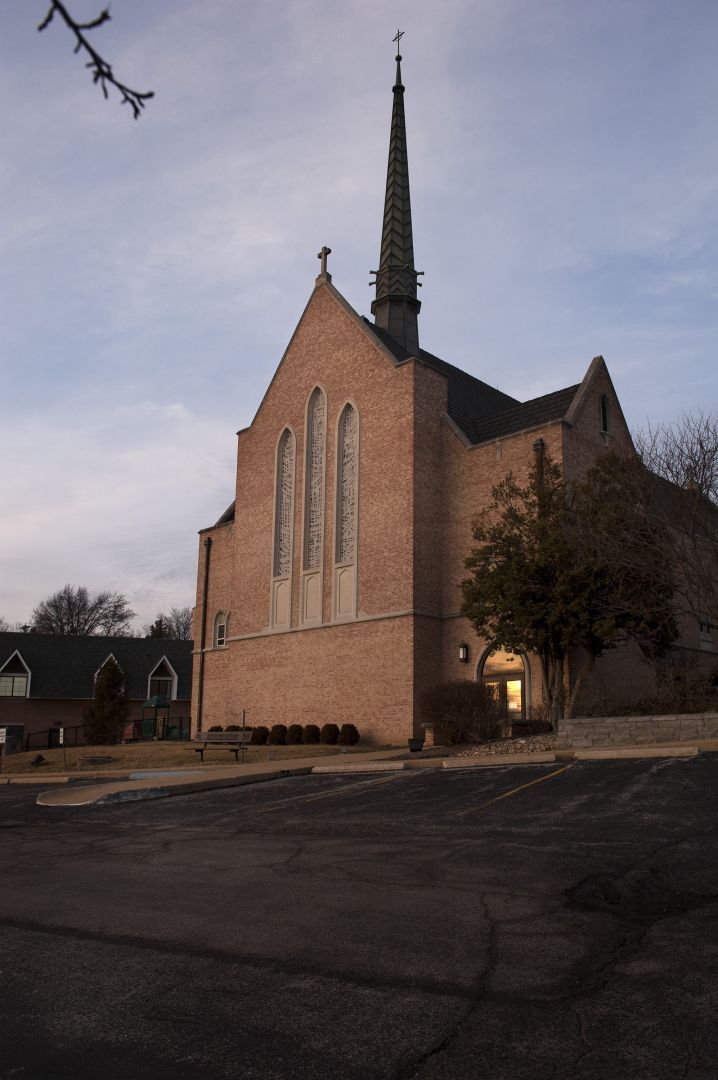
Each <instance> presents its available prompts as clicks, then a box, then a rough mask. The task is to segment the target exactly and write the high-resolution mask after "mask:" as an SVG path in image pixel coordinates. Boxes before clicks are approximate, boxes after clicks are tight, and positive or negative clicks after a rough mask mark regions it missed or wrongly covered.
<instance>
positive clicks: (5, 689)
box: [0, 650, 30, 697]
mask: <svg viewBox="0 0 718 1080" xmlns="http://www.w3.org/2000/svg"><path fill="white" fill-rule="evenodd" d="M29 690H30V668H29V667H28V666H27V664H26V663H25V661H24V660H23V658H22V657H21V656H20V653H19V652H17V650H16V651H15V652H14V653H13V654H12V656H11V657H10V658H9V659H8V660H7V661H6V662H5V663H4V664H3V666H2V668H0V697H27V696H28V692H29Z"/></svg>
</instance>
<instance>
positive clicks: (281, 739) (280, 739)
mask: <svg viewBox="0 0 718 1080" xmlns="http://www.w3.org/2000/svg"><path fill="white" fill-rule="evenodd" d="M269 742H270V743H271V745H272V746H284V745H285V744H286V742H287V725H286V724H274V725H273V726H272V730H271V731H270V732H269Z"/></svg>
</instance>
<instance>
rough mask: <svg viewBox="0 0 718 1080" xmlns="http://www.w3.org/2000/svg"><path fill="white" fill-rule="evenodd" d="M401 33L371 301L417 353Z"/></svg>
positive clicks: (382, 320) (377, 317) (379, 319)
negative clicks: (378, 247) (379, 242)
mask: <svg viewBox="0 0 718 1080" xmlns="http://www.w3.org/2000/svg"><path fill="white" fill-rule="evenodd" d="M403 36H404V32H403V30H397V32H396V37H395V38H394V39H393V40H394V41H395V42H396V44H397V54H396V82H395V84H394V108H393V111H392V117H391V134H390V137H389V164H388V167H387V174H386V197H385V200H384V222H383V227H382V234H381V254H380V256H379V269H378V270H373V271H372V273H373V274H376V281H375V282H373V284H374V285H375V286H376V297H375V299H374V301H373V302H372V305H371V310H372V315H373V316H374V321H375V322H376V325H377V326H381V327H382V328H383V329H384V330H386V331H387V333H389V334H391V336H392V337H393V338H394V340H395V341H398V342H399V344H400V345H403V346H404V348H405V349H407V350H408V351H409V352H410V353H411V354H412V355H414V356H418V354H419V327H418V323H417V315H418V314H419V309H420V308H421V303H420V302H419V300H417V296H416V290H417V285H419V282H418V281H417V278H418V277H419V272H418V271H417V270H415V269H414V244H413V239H412V231H411V200H410V197H409V162H408V159H407V153H406V122H405V120H404V87H403V86H402V82H401V54H400V53H399V51H398V50H399V43H400V41H401V39H402V37H403Z"/></svg>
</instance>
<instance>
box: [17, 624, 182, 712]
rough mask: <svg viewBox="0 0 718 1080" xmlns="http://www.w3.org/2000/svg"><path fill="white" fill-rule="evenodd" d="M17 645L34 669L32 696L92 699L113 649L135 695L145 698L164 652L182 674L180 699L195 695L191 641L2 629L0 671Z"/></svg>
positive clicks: (141, 699)
mask: <svg viewBox="0 0 718 1080" xmlns="http://www.w3.org/2000/svg"><path fill="white" fill-rule="evenodd" d="M16 649H17V651H18V652H19V653H20V655H21V657H22V658H23V660H24V661H25V663H26V664H27V666H28V667H29V668H30V673H31V679H30V697H31V698H91V697H92V690H93V681H94V677H95V672H96V671H97V670H98V668H100V667H101V665H102V664H103V663H104V661H105V660H106V659H107V657H108V656H109V655H110V653H112V655H113V656H114V658H115V660H116V661H117V663H118V664H119V665H120V667H121V668H122V670H123V671H124V673H125V675H126V677H127V681H128V687H127V689H128V692H129V696H130V698H131V699H133V700H135V701H144V700H145V699H146V697H147V679H148V677H149V675H150V672H151V671H152V670H153V669H154V668H155V667H157V664H158V663H159V662H160V660H161V659H162V657H163V656H166V657H167V659H168V660H169V662H170V664H171V665H172V667H173V668H174V670H175V671H176V672H177V697H178V698H182V699H188V698H189V696H190V686H191V681H192V642H191V641H170V640H169V639H168V638H117V637H79V636H74V635H70V634H68V635H62V634H58V635H54V634H17V633H0V669H2V668H3V667H4V666H5V664H6V662H7V661H8V660H9V659H10V657H11V656H12V655H13V653H14V652H15V650H16ZM1 700H2V699H0V712H1V711H2V704H1Z"/></svg>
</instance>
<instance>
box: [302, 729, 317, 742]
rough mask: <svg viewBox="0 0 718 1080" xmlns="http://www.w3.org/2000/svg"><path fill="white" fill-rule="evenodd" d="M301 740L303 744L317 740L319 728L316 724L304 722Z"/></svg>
mask: <svg viewBox="0 0 718 1080" xmlns="http://www.w3.org/2000/svg"><path fill="white" fill-rule="evenodd" d="M302 742H303V743H304V744H305V746H307V745H309V744H310V743H318V742H319V728H318V727H317V725H316V724H305V725H304V730H303V731H302Z"/></svg>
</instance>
